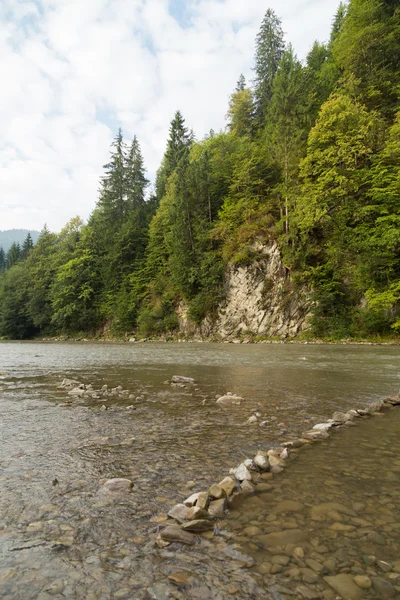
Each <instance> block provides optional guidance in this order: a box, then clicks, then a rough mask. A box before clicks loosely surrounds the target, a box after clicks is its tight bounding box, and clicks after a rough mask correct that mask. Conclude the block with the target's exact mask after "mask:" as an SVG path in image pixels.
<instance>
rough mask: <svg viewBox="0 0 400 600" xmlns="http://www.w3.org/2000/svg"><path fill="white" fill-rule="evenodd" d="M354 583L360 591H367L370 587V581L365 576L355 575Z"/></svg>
mask: <svg viewBox="0 0 400 600" xmlns="http://www.w3.org/2000/svg"><path fill="white" fill-rule="evenodd" d="M354 581H355V583H356V584H357V585H358V587H360V588H361V589H362V590H369V588H370V587H372V581H371V580H370V578H369V577H367V575H356V576H355V577H354Z"/></svg>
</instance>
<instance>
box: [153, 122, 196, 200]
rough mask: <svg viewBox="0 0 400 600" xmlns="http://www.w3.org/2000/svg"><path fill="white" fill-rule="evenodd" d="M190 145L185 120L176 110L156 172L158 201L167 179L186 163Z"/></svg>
mask: <svg viewBox="0 0 400 600" xmlns="http://www.w3.org/2000/svg"><path fill="white" fill-rule="evenodd" d="M191 144H192V136H191V134H190V133H188V130H187V128H186V127H185V119H184V118H183V116H182V113H181V112H180V111H179V110H178V111H177V112H176V113H175V116H174V118H173V120H172V121H171V125H170V128H169V138H168V142H167V149H166V151H165V154H164V158H163V160H162V163H161V167H160V169H159V170H158V172H157V179H156V193H157V198H158V201H160V200H161V198H162V197H163V195H164V194H165V191H166V185H167V181H168V177H169V176H170V175H171V174H172V173H173V172H174V170H175V169H176V167H177V166H178V165H179V164H181V163H182V162H188V159H189V150H190V146H191Z"/></svg>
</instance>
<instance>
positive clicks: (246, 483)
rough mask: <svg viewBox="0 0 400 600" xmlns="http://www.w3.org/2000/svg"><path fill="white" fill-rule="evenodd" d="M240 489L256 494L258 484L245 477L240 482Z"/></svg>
mask: <svg viewBox="0 0 400 600" xmlns="http://www.w3.org/2000/svg"><path fill="white" fill-rule="evenodd" d="M240 489H241V490H242V492H245V493H246V494H254V492H255V491H256V486H255V485H254V484H253V483H251V481H247V479H245V480H244V481H243V482H242V483H241V484H240Z"/></svg>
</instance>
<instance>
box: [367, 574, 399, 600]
mask: <svg viewBox="0 0 400 600" xmlns="http://www.w3.org/2000/svg"><path fill="white" fill-rule="evenodd" d="M372 587H373V589H374V592H376V594H377V595H378V598H380V599H382V600H386V598H395V597H396V595H397V594H396V590H395V589H394V587H393V586H392V584H391V583H390V582H389V581H386V580H385V579H380V578H379V577H372Z"/></svg>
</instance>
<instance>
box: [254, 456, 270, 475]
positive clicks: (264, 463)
mask: <svg viewBox="0 0 400 600" xmlns="http://www.w3.org/2000/svg"><path fill="white" fill-rule="evenodd" d="M254 464H255V465H257V467H259V469H261V471H268V470H269V460H268V458H267V456H265V454H264V453H262V452H257V454H256V455H255V457H254Z"/></svg>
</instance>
